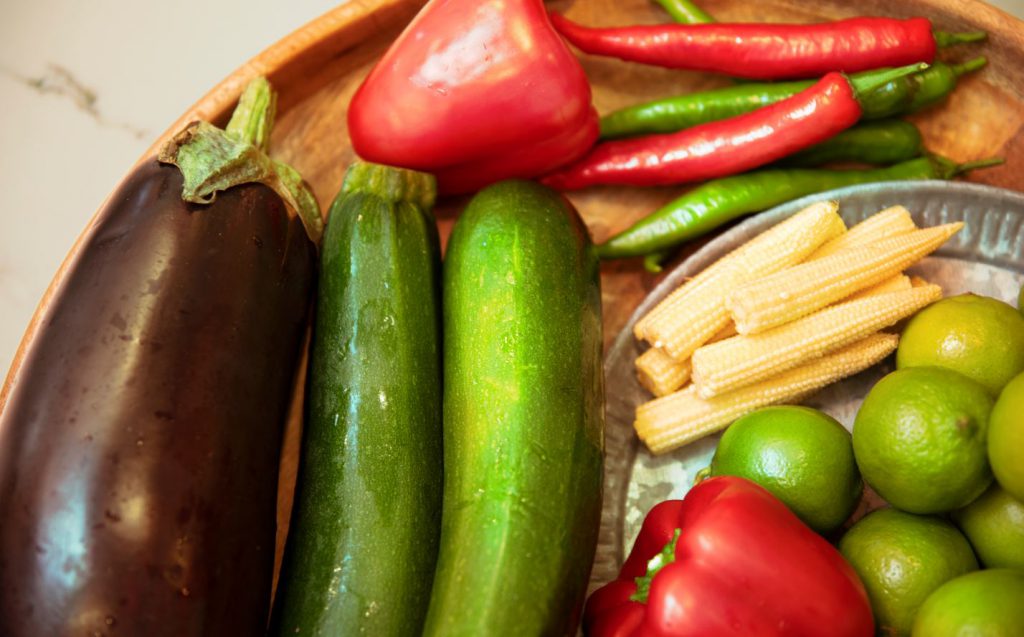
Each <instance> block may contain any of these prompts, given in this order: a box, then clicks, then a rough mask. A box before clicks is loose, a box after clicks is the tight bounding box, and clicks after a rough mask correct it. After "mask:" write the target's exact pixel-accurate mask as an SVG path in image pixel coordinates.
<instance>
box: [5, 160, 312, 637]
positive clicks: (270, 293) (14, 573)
mask: <svg viewBox="0 0 1024 637" xmlns="http://www.w3.org/2000/svg"><path fill="white" fill-rule="evenodd" d="M181 193H182V176H181V173H180V172H179V170H178V169H177V168H175V167H174V166H167V165H158V164H157V163H156V162H155V161H150V162H147V163H145V164H142V165H140V167H139V168H138V169H136V170H135V171H134V172H133V174H132V175H131V176H130V177H129V178H128V179H126V181H125V182H124V184H123V185H122V186H121V188H120V189H119V190H118V191H117V192H115V193H114V194H113V195H112V196H111V198H110V200H109V202H108V204H107V205H106V206H105V208H104V209H103V210H102V211H101V213H100V214H99V216H98V218H97V222H96V225H95V226H94V228H93V230H92V231H91V232H90V234H89V235H88V236H87V237H86V238H85V239H84V243H83V245H82V247H81V249H80V251H79V253H78V256H77V257H76V258H75V260H74V261H73V262H72V264H71V265H70V270H69V271H68V273H67V275H66V277H65V279H64V281H63V283H62V286H61V288H60V290H59V291H58V292H57V295H56V296H55V298H54V301H53V304H52V306H51V307H50V310H49V311H48V313H47V315H46V317H45V320H44V322H43V323H42V324H41V326H40V328H39V329H40V332H38V333H37V335H36V337H35V338H34V339H33V341H32V347H31V348H30V349H29V350H28V351H27V353H26V357H25V360H24V363H23V364H22V366H21V368H20V370H19V372H18V378H17V380H16V381H15V383H14V385H13V388H12V390H11V393H10V395H9V399H8V401H7V404H6V405H5V406H4V409H3V413H2V415H0V517H2V519H3V523H2V524H0V634H2V635H4V636H5V637H39V636H41V635H46V636H47V637H65V636H67V637H78V636H80V635H111V636H113V635H144V636H147V637H162V636H167V637H191V636H200V635H262V634H263V631H264V626H265V623H266V616H267V613H268V611H269V604H270V593H271V579H272V574H273V566H274V540H275V533H276V515H277V477H278V463H279V460H280V452H281V440H282V434H283V431H284V424H285V422H286V419H287V414H288V406H289V404H290V402H291V398H292V395H293V391H292V390H293V387H294V379H295V372H296V369H297V366H298V363H299V361H300V357H301V351H302V344H303V341H304V338H305V333H306V325H307V322H306V316H307V308H308V305H309V298H310V294H311V293H312V291H313V282H314V279H315V267H316V260H315V253H316V249H315V247H314V245H313V243H312V242H311V241H310V240H309V239H308V238H307V236H306V232H305V231H304V230H303V227H302V224H301V223H300V222H299V220H298V218H295V217H293V216H291V215H289V214H288V212H287V211H286V208H285V205H284V204H283V203H282V200H281V198H280V197H279V196H278V195H277V194H276V193H274V192H273V191H272V190H270V189H269V188H267V187H266V186H263V185H257V184H247V185H241V186H236V187H233V188H231V189H230V190H227V191H225V192H222V193H220V194H219V195H218V197H217V199H216V201H215V202H213V203H212V204H209V205H197V204H190V203H186V202H184V201H182V198H181Z"/></svg>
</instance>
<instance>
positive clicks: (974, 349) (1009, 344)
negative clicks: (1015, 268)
mask: <svg viewBox="0 0 1024 637" xmlns="http://www.w3.org/2000/svg"><path fill="white" fill-rule="evenodd" d="M925 365H938V366H940V367H948V368H949V369H953V370H956V371H958V372H960V373H961V374H963V375H965V376H968V377H970V378H973V379H974V380H976V381H978V382H979V383H981V384H982V385H984V386H985V387H986V388H987V389H988V391H989V393H991V394H992V395H993V396H995V395H996V394H998V393H999V390H1001V389H1002V388H1003V385H1005V384H1006V383H1008V382H1009V381H1010V379H1011V378H1013V377H1014V376H1016V375H1017V374H1019V373H1021V372H1022V371H1024V316H1021V314H1020V312H1018V311H1016V310H1015V309H1014V308H1013V306H1011V305H1008V304H1006V303H1003V302H1002V301H998V300H996V299H992V298H989V297H987V296H977V295H974V294H962V295H960V296H953V297H950V298H948V299H943V300H941V301H939V302H937V303H933V304H932V305H930V306H928V307H926V308H925V309H923V310H921V311H920V312H918V313H917V314H915V315H914V317H913V318H912V319H910V322H909V323H907V327H906V329H904V330H903V334H902V335H901V336H900V345H899V348H898V349H897V350H896V368H897V369H903V368H905V367H922V366H925Z"/></svg>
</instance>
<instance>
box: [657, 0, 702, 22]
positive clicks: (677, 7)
mask: <svg viewBox="0 0 1024 637" xmlns="http://www.w3.org/2000/svg"><path fill="white" fill-rule="evenodd" d="M654 2H656V3H658V4H660V5H661V8H662V9H664V10H665V11H667V12H668V14H669V15H670V16H672V19H673V20H675V21H676V22H678V23H680V24H708V23H711V22H714V21H715V19H714V18H712V17H711V16H710V15H708V13H707V12H706V11H704V10H703V9H701V8H700V7H698V6H697V5H695V4H694V3H692V2H690V0H654Z"/></svg>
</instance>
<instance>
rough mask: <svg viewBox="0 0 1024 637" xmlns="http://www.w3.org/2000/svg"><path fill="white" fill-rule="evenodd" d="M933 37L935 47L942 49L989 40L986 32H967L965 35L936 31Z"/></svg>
mask: <svg viewBox="0 0 1024 637" xmlns="http://www.w3.org/2000/svg"><path fill="white" fill-rule="evenodd" d="M932 35H934V36H935V45H936V46H938V47H939V48H940V49H941V48H945V47H947V46H954V45H957V44H967V43H970V42H981V41H983V40H985V39H986V38H988V34H987V33H985V32H984V31H966V32H963V33H949V32H947V31H934V32H932Z"/></svg>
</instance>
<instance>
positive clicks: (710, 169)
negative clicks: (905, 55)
mask: <svg viewBox="0 0 1024 637" xmlns="http://www.w3.org/2000/svg"><path fill="white" fill-rule="evenodd" d="M926 67H927V65H924V64H918V65H911V66H905V67H902V68H899V69H889V70H885V71H879V72H877V73H867V74H864V75H861V76H860V77H857V78H855V79H850V78H848V77H846V76H844V75H843V74H841V73H829V74H828V75H826V76H825V77H823V78H821V80H819V81H818V82H816V83H815V84H814V85H813V86H811V87H810V88H808V89H806V90H804V91H801V92H800V93H797V94H796V95H793V96H792V97H789V98H787V99H784V100H781V101H779V102H776V103H774V104H770V105H768V106H765V107H763V108H760V109H758V110H756V111H752V112H750V113H744V114H742V115H738V116H736V117H732V118H729V119H723V120H719V121H717V122H708V123H707V124H701V125H699V126H694V127H693V128H687V129H684V130H681V131H679V132H677V133H669V134H661V135H647V136H644V137H634V138H631V139H621V140H613V141H608V142H604V143H601V144H598V145H597V146H595V147H594V148H593V149H591V151H590V152H589V153H588V154H587V155H585V156H584V157H583V158H582V159H580V160H579V161H577V162H576V163H574V164H570V165H569V166H567V167H566V168H563V169H561V170H559V171H558V172H555V173H553V174H551V175H548V176H547V177H545V178H544V179H543V181H544V183H546V184H547V185H549V186H552V187H554V188H559V189H562V190H574V189H577V188H583V187H586V186H590V185H594V184H626V185H631V186H659V185H670V184H680V183H686V182H692V181H704V180H706V179H715V178H718V177H725V176H727V175H733V174H736V173H740V172H743V171H746V170H750V169H751V168H756V167H758V166H762V165H764V164H768V163H770V162H773V161H776V160H779V159H782V158H783V157H786V156H788V155H790V154H792V153H795V152H796V151H798V150H802V149H804V148H807V147H808V146H812V145H814V144H817V143H820V142H823V141H825V140H826V139H828V138H830V137H832V136H833V135H835V134H836V133H839V132H841V131H843V130H845V129H847V128H849V127H850V126H852V125H853V124H854V123H856V122H857V120H858V119H860V116H861V112H862V111H861V106H860V103H859V101H858V99H859V96H860V95H863V94H865V93H866V92H868V91H870V90H871V89H872V88H875V87H877V86H881V85H883V84H885V83H886V82H889V81H890V80H893V79H895V78H897V77H902V76H903V75H907V74H909V73H913V72H915V71H919V70H921V69H923V68H926Z"/></svg>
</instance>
